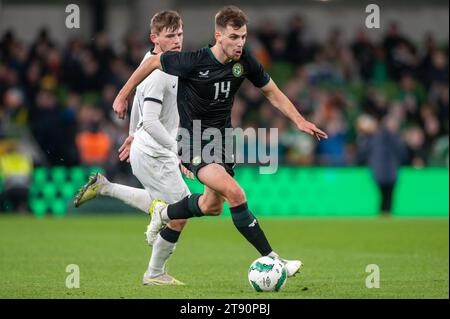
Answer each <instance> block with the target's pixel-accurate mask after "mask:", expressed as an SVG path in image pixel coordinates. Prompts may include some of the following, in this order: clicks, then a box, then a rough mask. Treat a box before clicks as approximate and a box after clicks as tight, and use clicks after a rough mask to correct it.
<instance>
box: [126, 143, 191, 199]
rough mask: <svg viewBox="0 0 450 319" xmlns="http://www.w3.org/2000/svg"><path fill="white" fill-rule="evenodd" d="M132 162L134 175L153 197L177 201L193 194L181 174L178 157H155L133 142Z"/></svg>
mask: <svg viewBox="0 0 450 319" xmlns="http://www.w3.org/2000/svg"><path fill="white" fill-rule="evenodd" d="M130 163H131V169H132V171H133V174H134V176H136V177H137V179H138V180H139V182H141V184H142V185H143V186H144V188H145V189H146V190H147V192H148V193H149V194H150V197H151V198H152V199H159V200H162V201H165V202H166V203H169V204H172V203H176V202H178V201H179V200H181V199H183V198H184V197H186V196H188V195H189V194H191V192H190V191H189V188H188V187H187V185H186V183H185V182H184V180H183V177H182V176H181V171H180V168H179V164H178V158H177V157H176V156H175V154H174V155H173V156H167V157H165V156H164V157H162V156H159V157H153V156H150V155H148V154H147V153H144V152H143V151H141V150H140V149H139V148H137V147H136V146H135V144H134V143H133V144H131V150H130Z"/></svg>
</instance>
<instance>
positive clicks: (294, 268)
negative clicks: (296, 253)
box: [268, 252, 303, 277]
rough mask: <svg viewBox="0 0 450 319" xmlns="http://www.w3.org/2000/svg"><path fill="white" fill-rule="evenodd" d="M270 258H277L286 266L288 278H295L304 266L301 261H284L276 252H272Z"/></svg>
mask: <svg viewBox="0 0 450 319" xmlns="http://www.w3.org/2000/svg"><path fill="white" fill-rule="evenodd" d="M268 256H269V257H274V258H277V259H278V260H280V261H281V262H282V263H283V264H284V267H285V268H286V272H287V276H288V277H293V276H295V275H296V274H297V273H298V272H299V271H300V268H301V267H302V266H303V263H302V262H301V261H300V260H287V259H283V258H281V257H280V256H278V254H277V253H276V252H271V253H270V254H269V255H268Z"/></svg>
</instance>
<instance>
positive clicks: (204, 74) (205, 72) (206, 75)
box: [198, 70, 209, 78]
mask: <svg viewBox="0 0 450 319" xmlns="http://www.w3.org/2000/svg"><path fill="white" fill-rule="evenodd" d="M198 76H199V77H200V78H208V77H209V70H207V71H203V72H202V71H200V72H198Z"/></svg>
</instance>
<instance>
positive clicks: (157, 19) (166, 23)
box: [150, 10, 183, 34]
mask: <svg viewBox="0 0 450 319" xmlns="http://www.w3.org/2000/svg"><path fill="white" fill-rule="evenodd" d="M182 26H183V21H182V20H181V17H180V15H179V14H178V12H176V11H173V10H164V11H160V12H158V13H156V14H155V15H154V16H153V17H152V19H151V21H150V32H151V33H155V34H159V33H160V32H161V31H163V30H164V29H167V31H175V30H177V29H179V28H180V27H182Z"/></svg>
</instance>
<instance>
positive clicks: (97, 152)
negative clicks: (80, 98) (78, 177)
mask: <svg viewBox="0 0 450 319" xmlns="http://www.w3.org/2000/svg"><path fill="white" fill-rule="evenodd" d="M79 120H80V123H81V125H82V130H81V131H80V132H79V133H78V135H77V137H76V145H77V148H78V152H79V154H80V158H81V162H82V164H83V165H102V164H104V163H106V161H107V160H108V157H109V154H110V152H111V139H110V137H109V136H108V134H106V132H104V131H102V130H101V124H102V121H103V113H102V111H101V110H100V109H97V108H93V107H91V106H88V105H86V106H83V107H82V110H81V112H80V118H79Z"/></svg>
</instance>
